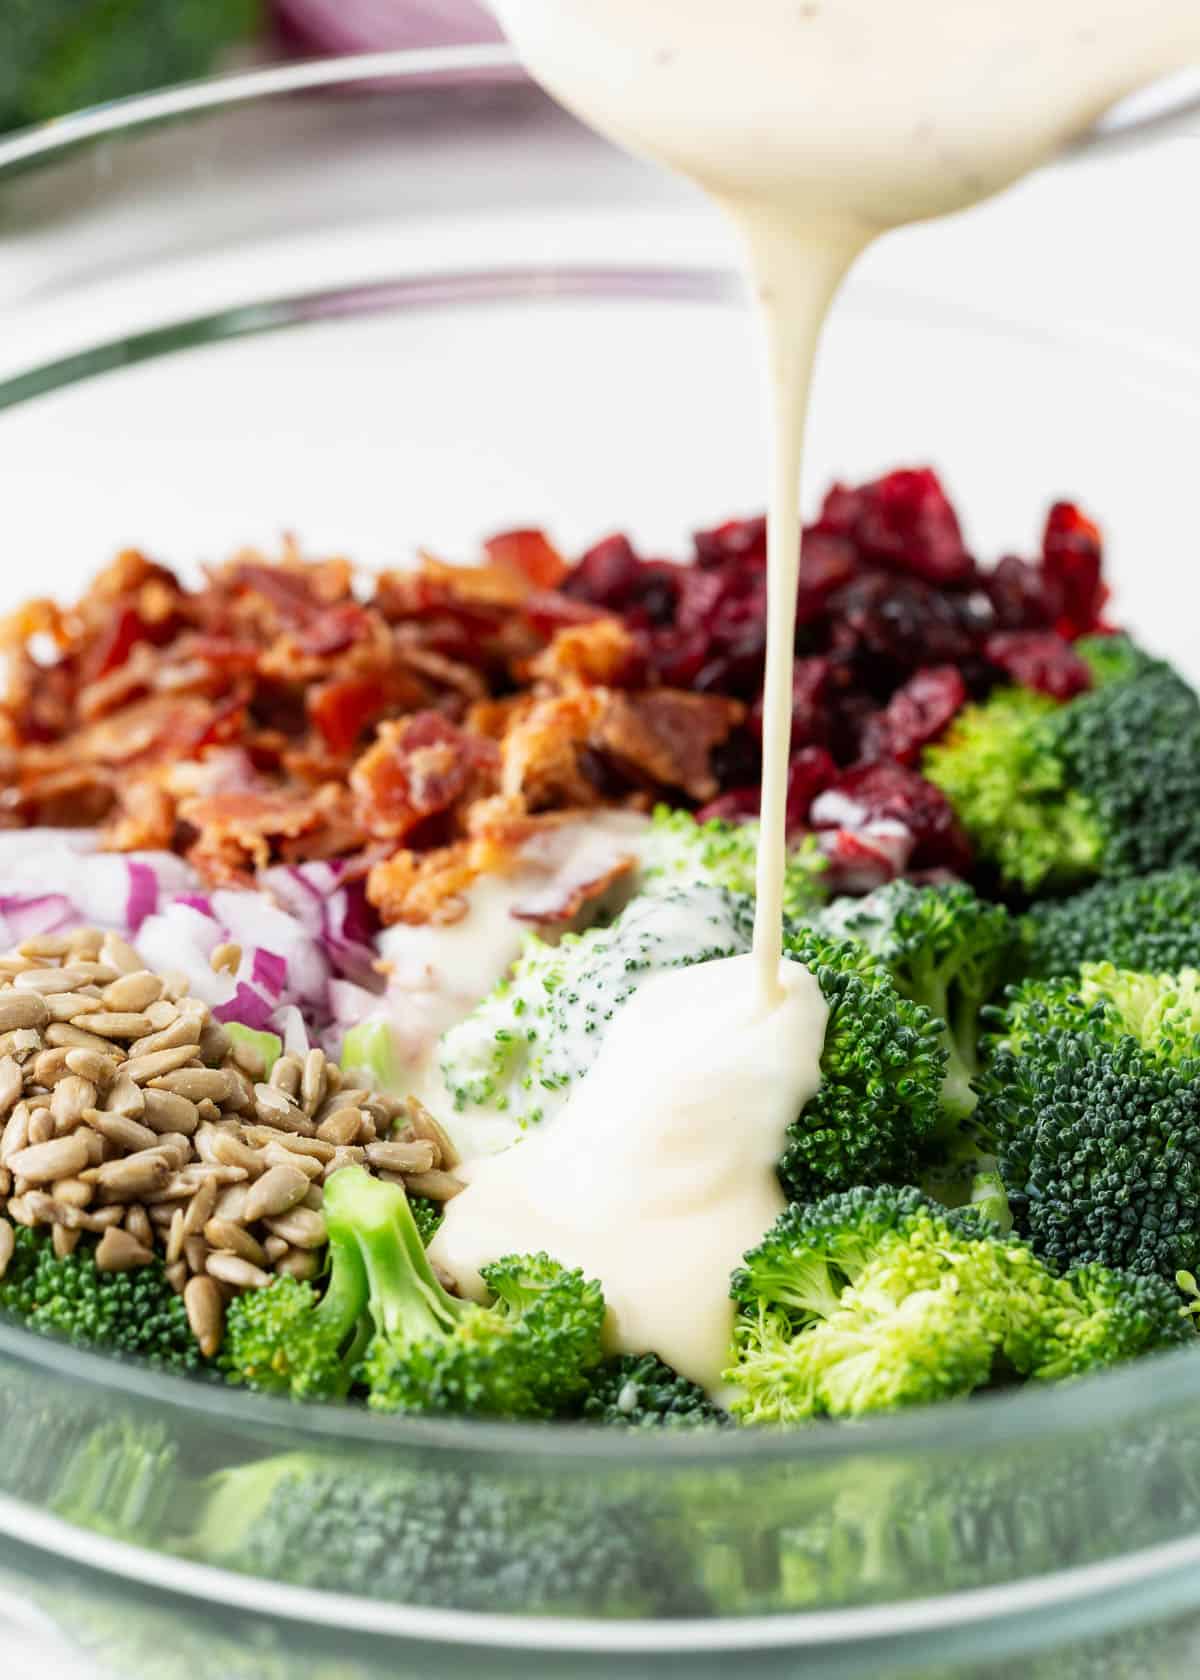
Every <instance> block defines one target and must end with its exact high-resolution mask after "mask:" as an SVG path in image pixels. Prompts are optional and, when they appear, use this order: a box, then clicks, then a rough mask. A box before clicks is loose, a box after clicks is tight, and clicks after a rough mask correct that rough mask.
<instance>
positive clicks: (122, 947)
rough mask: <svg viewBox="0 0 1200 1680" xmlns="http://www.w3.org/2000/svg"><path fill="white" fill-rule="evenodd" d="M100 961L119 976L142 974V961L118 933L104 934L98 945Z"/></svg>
mask: <svg viewBox="0 0 1200 1680" xmlns="http://www.w3.org/2000/svg"><path fill="white" fill-rule="evenodd" d="M99 957H100V961H101V962H102V963H107V964H108V966H109V968H115V969H117V971H118V972H119V973H121V974H138V973H141V972H144V970H143V968H142V959H141V958H140V957H139V956H138V954H137V952H136V951H135V950H134V948H133V946H132V945H129V944H127V943H126V942H125V940H123V939H122V938H121V936H120V934H119V933H106V934H105V935H104V939H103V941H102V942H101V945H100V951H99Z"/></svg>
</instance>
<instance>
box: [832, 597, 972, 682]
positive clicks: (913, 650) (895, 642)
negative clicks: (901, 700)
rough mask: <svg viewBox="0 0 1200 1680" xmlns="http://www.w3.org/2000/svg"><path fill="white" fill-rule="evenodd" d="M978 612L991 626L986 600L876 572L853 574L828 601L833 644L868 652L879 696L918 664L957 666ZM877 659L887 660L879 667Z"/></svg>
mask: <svg viewBox="0 0 1200 1680" xmlns="http://www.w3.org/2000/svg"><path fill="white" fill-rule="evenodd" d="M981 613H982V615H983V616H984V618H985V623H986V624H987V625H990V617H991V615H990V611H988V608H987V603H986V601H983V600H981V599H980V600H977V599H976V598H975V597H974V596H972V595H948V594H946V593H944V592H943V591H941V590H938V589H933V588H931V586H930V585H929V584H927V583H923V582H922V581H921V580H920V579H919V578H897V577H895V576H893V575H892V574H891V573H889V572H880V571H872V572H867V573H865V574H864V575H863V576H862V577H859V578H856V579H855V581H854V582H853V583H851V584H848V585H847V587H846V588H845V589H841V590H839V591H838V592H837V593H836V594H835V595H834V596H833V597H832V599H831V600H830V603H829V615H830V621H831V639H832V643H833V646H834V647H835V648H841V649H843V650H845V651H846V652H848V653H851V652H860V653H866V654H869V655H872V656H873V659H872V662H871V663H872V665H874V666H875V674H876V677H877V679H878V683H879V687H880V688H881V689H882V693H881V695H880V697H881V698H886V696H887V695H888V694H890V692H891V689H892V688H893V687H894V686H895V683H896V681H898V680H899V681H902V680H903V679H904V677H906V676H907V675H908V674H909V672H911V671H916V670H919V669H920V667H921V666H923V665H929V664H930V663H936V664H939V665H942V664H945V665H957V664H959V663H960V662H961V661H962V660H964V659H966V658H968V657H969V656H970V655H971V654H972V653H973V652H974V651H975V643H976V640H977V637H978V635H979V629H980V625H979V619H980V617H981ZM880 660H882V661H886V662H887V663H886V665H884V666H882V667H880V666H879V665H878V664H877V662H878V661H880Z"/></svg>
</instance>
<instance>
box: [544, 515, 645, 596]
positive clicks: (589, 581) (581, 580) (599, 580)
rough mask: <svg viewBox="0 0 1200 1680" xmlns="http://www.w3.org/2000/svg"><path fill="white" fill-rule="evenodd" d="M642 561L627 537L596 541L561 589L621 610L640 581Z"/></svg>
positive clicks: (564, 581)
mask: <svg viewBox="0 0 1200 1680" xmlns="http://www.w3.org/2000/svg"><path fill="white" fill-rule="evenodd" d="M639 564H640V562H639V560H638V557H637V555H636V554H635V552H634V549H633V544H632V543H631V542H630V541H629V538H628V537H625V536H622V535H620V534H619V533H618V534H617V535H615V536H611V537H605V538H603V540H602V541H600V542H598V543H595V544H593V546H592V547H591V548H589V549H588V551H587V553H586V554H585V555H583V557H582V558H581V559H580V561H579V564H578V565H577V566H576V567H575V568H574V570H573V571H572V572H571V573H570V575H569V576H568V577H567V578H565V579H564V580H563V584H562V592H563V594H564V595H570V596H572V597H574V599H576V600H579V601H590V602H591V603H592V605H593V606H597V607H608V608H609V609H610V610H613V611H617V612H619V611H620V610H621V608H623V607H624V605H625V603H626V602H627V601H628V599H629V595H630V592H631V590H632V589H633V586H634V584H635V583H636V581H637V574H638V566H639Z"/></svg>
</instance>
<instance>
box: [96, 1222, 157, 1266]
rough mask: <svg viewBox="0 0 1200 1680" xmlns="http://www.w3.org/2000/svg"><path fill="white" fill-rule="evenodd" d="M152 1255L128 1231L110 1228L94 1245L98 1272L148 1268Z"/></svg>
mask: <svg viewBox="0 0 1200 1680" xmlns="http://www.w3.org/2000/svg"><path fill="white" fill-rule="evenodd" d="M153 1258H154V1254H153V1251H152V1250H151V1249H148V1248H147V1247H146V1245H145V1243H140V1242H138V1240H137V1238H136V1237H131V1236H130V1234H129V1232H128V1231H122V1230H121V1228H120V1227H119V1226H117V1225H113V1226H111V1227H110V1228H109V1229H108V1230H107V1231H105V1233H104V1235H103V1236H102V1237H101V1238H100V1241H99V1242H98V1243H97V1244H96V1270H97V1271H99V1272H130V1271H133V1269H134V1268H135V1267H137V1266H148V1265H149V1264H150V1262H151V1260H153Z"/></svg>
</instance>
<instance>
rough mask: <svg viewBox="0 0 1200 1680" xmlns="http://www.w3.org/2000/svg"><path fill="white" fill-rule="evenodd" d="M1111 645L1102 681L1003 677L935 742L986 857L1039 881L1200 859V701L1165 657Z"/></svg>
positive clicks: (934, 759) (1119, 874)
mask: <svg viewBox="0 0 1200 1680" xmlns="http://www.w3.org/2000/svg"><path fill="white" fill-rule="evenodd" d="M1098 657H1099V674H1100V675H1101V676H1102V677H1103V678H1106V679H1108V680H1103V681H1101V683H1100V685H1099V686H1098V687H1096V688H1093V689H1092V690H1091V691H1090V692H1088V693H1086V694H1082V695H1080V696H1078V697H1077V698H1076V699H1074V700H1071V701H1069V702H1068V703H1067V704H1065V705H1059V704H1058V703H1057V702H1055V701H1053V700H1050V699H1048V698H1046V696H1044V695H1041V694H1035V693H1033V692H1031V691H1030V690H1027V689H1021V688H1005V689H998V690H997V691H996V692H995V693H994V694H993V695H991V697H990V698H989V699H988V700H986V701H985V702H984V703H983V704H982V705H977V706H968V707H966V708H965V709H964V710H963V711H962V712H961V713H960V714H959V716H958V717H957V718H956V719H955V721H954V723H953V724H952V725H951V726H950V729H949V731H948V732H947V734H946V736H945V738H944V739H943V740H942V741H941V742H939V743H937V744H936V745H934V746H932V747H930V748H929V749H928V750H927V751H926V753H925V758H924V770H925V774H926V775H927V776H928V777H929V779H930V780H931V781H932V782H934V783H935V784H936V785H937V786H938V787H940V788H941V789H942V791H943V793H945V794H946V796H947V797H948V798H949V800H950V802H951V804H952V805H953V806H954V808H955V811H956V812H957V814H958V816H959V818H960V820H961V821H962V823H963V825H964V826H965V828H966V829H967V831H968V833H969V834H970V836H971V839H972V841H973V843H974V845H975V847H976V850H977V852H978V853H979V855H980V857H981V858H982V859H984V860H985V861H986V862H988V863H990V864H991V865H993V866H994V867H995V868H996V870H997V871H998V873H999V875H1000V877H1001V879H1002V880H1003V881H1004V882H1006V883H1008V884H1009V885H1011V886H1014V887H1020V888H1022V889H1024V890H1025V891H1026V892H1029V893H1035V892H1037V891H1039V890H1041V889H1043V888H1056V887H1067V886H1071V885H1074V884H1077V883H1081V882H1085V881H1087V880H1089V879H1091V878H1094V877H1096V876H1104V877H1115V878H1124V877H1126V876H1130V875H1141V874H1145V873H1146V872H1147V871H1148V870H1152V869H1165V868H1168V867H1173V866H1178V865H1194V864H1200V816H1198V815H1197V811H1198V808H1200V701H1198V700H1197V697H1196V695H1195V694H1193V692H1192V691H1191V689H1190V688H1189V687H1188V685H1187V684H1186V683H1185V682H1184V681H1183V679H1182V678H1181V677H1180V676H1178V675H1177V673H1176V672H1174V671H1173V670H1172V669H1171V667H1170V666H1169V665H1167V664H1165V663H1163V662H1162V661H1154V660H1150V659H1147V658H1146V657H1145V656H1143V655H1139V654H1136V652H1135V651H1134V650H1130V651H1129V652H1128V653H1127V654H1120V653H1119V652H1117V651H1114V650H1111V649H1110V650H1102V651H1101V652H1100V654H1099V656H1098Z"/></svg>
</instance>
